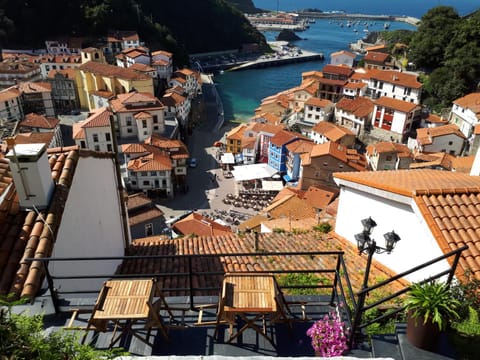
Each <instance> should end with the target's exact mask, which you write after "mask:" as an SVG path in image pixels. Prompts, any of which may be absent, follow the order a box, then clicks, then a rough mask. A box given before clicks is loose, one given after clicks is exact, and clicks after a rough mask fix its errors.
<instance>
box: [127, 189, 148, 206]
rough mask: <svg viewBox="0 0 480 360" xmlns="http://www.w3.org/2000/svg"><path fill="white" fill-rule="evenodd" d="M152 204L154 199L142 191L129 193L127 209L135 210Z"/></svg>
mask: <svg viewBox="0 0 480 360" xmlns="http://www.w3.org/2000/svg"><path fill="white" fill-rule="evenodd" d="M150 204H152V200H151V199H150V198H148V197H147V196H145V194H144V193H142V192H140V193H137V194H132V195H128V198H127V210H128V211H130V210H135V209H136V208H139V207H143V206H147V205H150Z"/></svg>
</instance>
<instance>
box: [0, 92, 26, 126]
mask: <svg viewBox="0 0 480 360" xmlns="http://www.w3.org/2000/svg"><path fill="white" fill-rule="evenodd" d="M21 119H23V100H22V93H21V91H20V90H19V89H18V88H17V87H15V86H13V87H10V88H8V89H5V90H1V91H0V120H1V121H2V122H4V121H6V122H15V121H17V120H21ZM4 125H5V124H4Z"/></svg>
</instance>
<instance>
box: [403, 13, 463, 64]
mask: <svg viewBox="0 0 480 360" xmlns="http://www.w3.org/2000/svg"><path fill="white" fill-rule="evenodd" d="M459 20H460V17H459V15H458V14H457V12H456V11H455V9H454V8H452V7H449V6H438V7H435V8H433V9H431V10H429V11H428V12H427V13H426V14H425V15H424V16H423V17H422V19H421V22H420V26H419V27H418V30H417V32H416V33H415V35H414V36H413V38H412V41H411V43H410V51H411V55H410V58H411V61H413V62H414V63H415V64H416V66H417V67H418V68H425V69H427V70H433V69H436V68H438V67H440V66H442V65H443V61H444V59H445V50H446V48H447V46H448V44H449V42H450V39H451V37H452V34H453V32H454V31H455V29H456V26H457V24H458V22H459Z"/></svg>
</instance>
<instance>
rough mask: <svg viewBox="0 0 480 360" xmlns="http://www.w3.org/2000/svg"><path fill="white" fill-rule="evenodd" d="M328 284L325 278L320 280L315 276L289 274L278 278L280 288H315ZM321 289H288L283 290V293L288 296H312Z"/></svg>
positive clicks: (309, 274)
mask: <svg viewBox="0 0 480 360" xmlns="http://www.w3.org/2000/svg"><path fill="white" fill-rule="evenodd" d="M326 282H328V280H327V279H325V278H320V277H318V276H317V275H315V274H311V273H305V274H303V273H302V274H297V273H289V274H286V275H282V276H280V277H279V278H278V283H279V285H280V286H282V287H283V286H317V285H319V284H325V283H326ZM320 290H321V289H315V288H290V289H285V293H286V294H289V295H314V294H320Z"/></svg>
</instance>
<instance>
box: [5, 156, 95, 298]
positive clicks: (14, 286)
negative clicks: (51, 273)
mask: <svg viewBox="0 0 480 360" xmlns="http://www.w3.org/2000/svg"><path fill="white" fill-rule="evenodd" d="M47 151H48V154H49V163H50V168H51V171H52V179H53V181H54V183H55V188H56V189H55V191H54V195H53V197H52V200H51V202H50V206H49V207H48V209H46V210H42V211H40V212H39V213H37V212H36V211H21V210H20V208H19V203H18V198H17V194H16V191H15V187H11V188H10V193H9V194H5V196H4V197H3V198H2V202H1V204H0V234H4V236H1V237H0V295H6V294H9V293H13V295H14V297H15V298H18V297H20V296H22V297H28V298H32V297H34V296H35V295H36V293H37V291H38V289H39V288H40V285H41V282H42V280H43V276H44V273H43V271H42V266H41V265H40V264H38V263H36V262H33V263H27V262H25V261H23V260H22V259H24V258H33V257H49V256H50V255H51V252H52V249H53V244H54V242H55V237H56V233H57V230H58V228H59V226H60V222H61V219H62V215H63V210H64V207H65V203H66V200H67V197H68V193H69V190H70V185H71V183H72V180H73V176H74V173H75V168H76V164H77V162H78V159H79V157H81V156H95V154H94V153H93V152H90V151H84V150H78V148H77V147H71V148H64V149H61V148H56V149H48V150H47ZM2 169H3V171H5V162H4V161H0V173H1V172H2ZM4 178H5V177H4Z"/></svg>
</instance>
